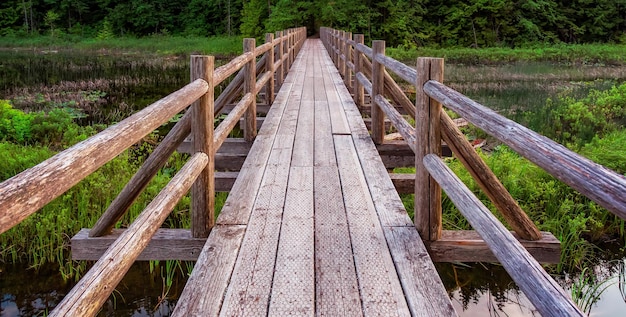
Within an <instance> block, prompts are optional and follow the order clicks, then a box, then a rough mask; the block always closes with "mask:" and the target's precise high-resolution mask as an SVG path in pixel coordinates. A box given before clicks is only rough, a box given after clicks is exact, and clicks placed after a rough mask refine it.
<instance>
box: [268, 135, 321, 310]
mask: <svg viewBox="0 0 626 317" xmlns="http://www.w3.org/2000/svg"><path fill="white" fill-rule="evenodd" d="M311 141H312V140H311ZM311 143H312V142H311ZM313 220H314V200H313V167H312V166H308V167H291V170H290V173H289V185H288V187H287V196H286V198H285V210H284V214H283V220H282V225H281V229H280V241H279V243H278V253H277V256H276V268H275V270H274V271H275V273H274V282H273V285H272V295H271V302H270V305H269V316H287V315H298V316H313V315H314V313H315V274H314V271H315V261H314V254H315V253H314V250H315V249H314V222H313Z"/></svg>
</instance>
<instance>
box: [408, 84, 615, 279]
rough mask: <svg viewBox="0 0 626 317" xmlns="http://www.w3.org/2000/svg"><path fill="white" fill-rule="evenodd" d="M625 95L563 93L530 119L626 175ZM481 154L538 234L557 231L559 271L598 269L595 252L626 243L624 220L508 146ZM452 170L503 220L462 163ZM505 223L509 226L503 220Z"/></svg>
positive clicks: (447, 220)
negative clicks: (574, 95) (610, 242)
mask: <svg viewBox="0 0 626 317" xmlns="http://www.w3.org/2000/svg"><path fill="white" fill-rule="evenodd" d="M625 91H626V84H622V85H619V86H616V87H613V88H611V89H609V90H606V91H598V90H591V91H590V92H589V94H588V95H587V96H585V97H583V98H579V99H575V98H572V97H569V96H567V94H564V95H563V96H562V97H561V98H559V99H558V100H556V101H550V100H549V102H548V103H549V106H548V107H536V108H533V109H532V110H528V111H527V113H526V114H525V115H526V117H527V119H529V120H530V122H531V123H533V124H535V126H534V127H533V129H535V130H536V131H537V132H539V133H541V134H544V135H550V136H551V137H553V138H554V139H555V140H557V141H559V142H561V143H564V144H567V145H568V146H570V148H572V149H574V150H576V151H577V152H578V153H580V154H581V155H583V156H585V157H587V158H589V159H591V160H593V161H595V162H597V163H599V164H602V165H604V166H606V167H608V168H610V169H612V170H614V171H616V172H617V173H620V174H624V175H626V161H625V160H624V157H626V129H624V120H626V112H625V111H624V109H625V107H624V103H625V102H626V94H625ZM531 117H532V118H531ZM555 128H556V130H555ZM470 129H472V128H470ZM469 134H473V131H472V132H470V133H469ZM480 155H481V157H482V158H483V160H485V162H486V163H487V165H488V166H489V167H490V168H491V169H492V170H493V171H494V173H495V174H496V175H497V176H498V178H499V179H500V181H501V182H502V184H503V185H504V187H506V188H507V189H508V191H509V192H510V193H511V195H512V196H513V197H514V198H515V199H516V200H517V201H518V203H519V204H520V207H522V209H523V210H524V211H526V212H527V213H528V215H529V216H530V218H531V219H533V221H534V222H535V223H536V224H537V225H538V227H539V229H540V230H542V231H549V232H552V233H553V234H554V235H555V236H556V237H557V238H558V239H559V240H560V241H561V243H562V248H563V252H562V253H561V263H560V264H559V265H558V267H557V268H556V269H557V270H558V271H559V272H560V271H562V270H564V269H567V270H568V271H571V270H576V269H578V270H581V269H582V268H583V267H586V266H588V265H590V264H593V261H594V259H595V257H594V255H595V252H596V251H599V250H600V249H599V248H598V247H596V244H599V243H603V242H605V241H606V240H612V239H616V238H617V240H618V241H624V238H625V237H626V231H625V230H624V221H623V220H621V219H620V218H619V217H617V216H615V215H613V214H612V213H611V212H609V211H607V210H605V209H604V208H601V207H600V206H598V205H597V204H596V203H594V202H592V201H591V200H589V199H588V198H586V197H585V196H583V195H581V194H580V193H578V192H576V191H575V190H573V189H572V188H570V187H569V186H567V185H565V184H564V183H562V182H560V181H558V180H557V179H555V178H554V177H552V176H551V175H549V174H548V173H547V172H545V171H544V170H542V169H541V168H539V167H538V166H536V165H534V164H533V163H531V162H529V161H528V160H526V159H524V158H523V157H521V156H520V155H519V154H517V153H515V152H513V151H512V150H511V149H509V148H508V147H506V146H502V145H500V146H497V147H496V148H495V149H494V150H492V151H490V152H489V153H480ZM448 165H449V166H450V168H451V169H452V170H453V171H454V172H455V174H456V175H458V176H459V178H461V180H462V181H463V182H464V183H465V184H466V185H467V186H468V187H469V188H470V189H471V190H472V191H473V192H474V193H475V194H476V195H477V197H478V198H480V200H481V201H482V202H483V203H484V204H485V206H487V207H488V208H489V209H490V210H492V211H493V212H494V214H496V215H499V213H498V211H497V209H496V208H495V206H494V205H493V204H492V203H491V201H490V200H489V199H488V197H487V196H486V195H485V194H484V193H483V192H482V190H481V189H480V187H479V186H478V185H477V184H476V182H475V181H474V180H473V178H472V177H471V175H470V174H469V172H468V171H467V170H466V169H465V167H464V166H463V165H462V163H461V162H460V161H458V160H456V159H449V160H448ZM400 171H401V172H402V170H400ZM404 201H405V205H407V210H413V205H412V203H413V202H412V198H411V197H408V196H407V197H405V198H404ZM443 209H444V217H443V223H444V227H445V228H446V229H450V230H458V229H470V225H469V223H468V222H467V220H466V219H465V218H464V217H463V216H462V215H461V213H460V212H458V210H457V209H456V207H454V205H453V203H452V201H450V200H449V199H448V198H447V197H445V195H444V199H443ZM500 220H501V222H502V223H506V222H505V221H504V219H503V218H501V217H500Z"/></svg>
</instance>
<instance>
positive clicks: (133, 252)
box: [50, 153, 209, 316]
mask: <svg viewBox="0 0 626 317" xmlns="http://www.w3.org/2000/svg"><path fill="white" fill-rule="evenodd" d="M208 162H209V157H208V156H207V155H206V154H204V153H196V154H195V155H194V156H193V157H191V159H190V160H189V161H188V162H187V163H186V164H185V166H183V168H182V169H181V170H180V171H179V172H178V173H177V174H176V176H174V177H173V178H172V180H171V181H170V182H169V183H168V184H167V185H166V186H165V187H164V188H163V190H161V192H160V193H159V194H158V195H157V196H156V197H155V198H154V200H152V202H151V203H150V204H149V205H148V206H147V207H146V208H145V209H144V211H143V212H142V213H141V214H140V215H139V216H138V217H137V219H136V220H135V221H134V222H133V223H132V224H131V225H130V227H129V228H128V229H127V230H126V231H125V232H124V233H123V234H122V235H121V236H120V237H119V238H118V239H117V240H115V242H114V243H113V244H112V245H111V246H110V247H109V249H108V250H107V251H106V252H105V253H104V254H103V255H102V257H100V260H98V262H96V264H95V265H94V266H93V267H92V268H91V269H90V270H89V271H88V272H87V274H85V276H83V278H82V279H81V280H80V282H79V283H78V284H77V285H76V286H74V288H72V290H71V291H70V292H69V294H67V296H65V298H63V300H62V301H61V302H60V303H59V305H57V306H56V308H55V309H54V310H53V311H52V312H51V313H50V316H94V315H96V314H97V313H98V311H99V310H100V307H101V306H102V304H104V302H105V301H106V300H107V298H108V297H109V295H111V293H112V292H113V290H115V287H116V286H117V284H118V283H119V282H120V281H121V280H122V278H123V277H124V275H125V274H126V272H128V269H130V266H131V265H132V264H133V263H134V262H135V259H136V258H137V257H138V256H139V254H141V251H143V250H144V249H145V247H146V246H147V245H148V243H149V242H150V239H151V238H152V236H153V235H154V234H155V233H156V231H157V229H158V228H159V227H160V226H161V224H162V223H163V221H165V219H166V218H167V216H168V215H169V214H170V212H171V211H172V209H174V207H175V206H176V204H177V203H178V202H179V201H180V199H181V198H182V197H183V196H185V195H186V194H187V192H188V191H189V188H191V185H192V184H193V182H194V181H195V180H196V178H197V177H198V175H200V173H201V172H202V170H203V169H204V167H205V166H206V165H207V164H208Z"/></svg>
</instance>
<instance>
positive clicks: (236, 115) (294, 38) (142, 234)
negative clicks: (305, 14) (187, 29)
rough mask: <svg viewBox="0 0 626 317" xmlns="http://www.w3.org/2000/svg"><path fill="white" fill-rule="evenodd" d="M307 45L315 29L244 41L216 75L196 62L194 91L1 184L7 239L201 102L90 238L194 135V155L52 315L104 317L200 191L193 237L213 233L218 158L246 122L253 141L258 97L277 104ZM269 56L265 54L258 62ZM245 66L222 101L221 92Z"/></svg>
mask: <svg viewBox="0 0 626 317" xmlns="http://www.w3.org/2000/svg"><path fill="white" fill-rule="evenodd" d="M305 38H306V30H305V29H304V28H298V29H290V30H286V31H280V32H276V37H274V34H267V35H266V37H265V41H266V43H265V44H263V45H260V46H258V47H256V44H255V40H254V39H244V53H243V54H242V55H240V56H238V57H236V58H234V59H233V60H232V61H230V62H229V63H228V64H226V65H223V66H221V67H218V68H214V57H212V56H191V83H190V84H188V85H186V86H185V87H183V88H181V89H180V90H178V91H176V92H174V93H172V94H170V95H168V96H167V97H165V98H163V99H161V100H159V101H157V102H155V103H153V104H151V105H150V106H148V107H146V108H145V109H143V110H141V111H139V112H137V113H135V114H133V115H132V116H130V117H128V118H127V119H125V120H123V121H121V122H120V123H118V124H116V125H114V126H111V127H109V128H108V129H106V130H104V131H102V132H101V133H98V134H97V135H95V136H93V137H91V138H89V139H87V140H85V141H83V142H81V143H78V144H76V145H75V146H73V147H71V148H69V149H67V150H65V151H63V152H61V153H59V154H57V155H55V156H53V157H52V158H50V159H48V160H46V161H44V162H43V163H41V164H39V165H37V166H35V167H33V168H30V169H28V170H26V171H24V172H22V173H20V174H18V175H16V176H14V177H12V178H10V179H8V180H6V181H5V182H3V183H1V184H0V233H3V232H5V231H7V230H8V229H10V228H12V227H13V226H15V225H17V224H18V223H20V222H21V221H22V220H24V219H25V218H26V217H28V216H29V215H31V214H32V213H34V212H36V211H37V210H39V209H40V208H41V207H43V206H45V205H46V204H48V203H49V202H50V201H52V200H53V199H55V198H56V197H58V196H60V195H62V194H63V193H64V192H65V191H67V190H68V189H69V188H71V187H72V186H74V185H75V184H77V183H78V182H80V181H81V180H82V179H84V178H85V177H87V176H88V175H90V174H91V173H93V172H94V171H95V170H97V169H98V168H99V167H101V166H102V165H104V164H105V163H107V162H109V161H110V160H112V159H113V158H114V157H116V156H117V155H119V154H120V153H122V152H123V151H124V150H126V149H127V148H129V147H130V146H131V145H133V144H135V143H137V142H139V141H140V140H141V139H142V138H143V137H145V136H146V135H148V134H149V133H151V132H152V131H153V130H155V129H156V128H158V127H159V126H161V125H162V124H164V123H166V122H168V120H170V119H171V118H172V117H173V116H174V115H176V114H177V113H179V112H181V111H183V110H184V109H185V108H187V107H188V106H189V105H190V104H191V108H190V109H189V110H188V111H187V112H186V113H185V115H184V116H183V118H182V119H181V120H180V121H179V122H178V123H177V124H176V125H175V126H174V127H173V128H172V130H171V131H170V132H169V134H168V135H167V136H166V137H165V138H164V140H163V141H162V142H161V143H160V144H159V145H158V146H157V147H156V149H155V150H154V152H153V153H152V154H151V155H150V157H149V158H148V159H147V160H146V162H145V163H144V164H143V165H142V167H141V168H140V169H139V171H138V172H137V173H136V174H135V175H134V177H133V178H132V179H131V180H130V181H129V183H128V184H127V185H126V187H125V188H124V189H123V190H122V192H121V193H120V194H119V196H118V197H117V198H116V199H115V200H114V201H113V203H111V205H110V206H109V208H108V209H107V210H106V212H105V213H104V214H103V216H102V217H101V218H100V219H99V220H98V222H97V223H96V225H95V226H94V228H93V229H92V230H91V231H90V233H89V235H90V236H93V237H99V236H102V235H106V234H108V233H110V232H111V230H112V228H113V227H114V225H115V224H116V222H117V221H118V220H119V219H120V218H121V217H122V216H123V215H124V214H125V213H126V211H127V210H128V209H129V207H130V206H131V204H132V203H133V201H134V200H135V199H136V198H137V197H138V196H139V194H140V193H141V192H142V191H143V189H144V188H145V187H146V186H147V184H148V182H149V181H150V180H151V179H152V178H153V177H154V175H156V173H157V172H158V170H159V169H160V168H161V167H163V165H164V164H165V163H166V161H167V159H168V158H169V156H170V155H171V154H172V153H173V152H174V151H175V150H176V148H177V147H178V145H179V144H180V143H182V141H183V140H184V139H185V137H186V136H187V135H189V133H191V135H192V136H193V151H192V153H193V155H192V156H191V158H190V159H189V161H188V162H187V163H186V164H185V166H184V167H183V168H182V169H181V170H180V171H179V172H178V173H177V174H176V176H175V177H173V178H172V180H171V181H170V182H169V183H168V184H167V185H166V187H165V188H163V190H162V191H161V192H160V193H159V195H157V196H156V197H155V198H154V200H153V201H152V202H151V203H150V204H149V205H148V206H147V207H146V208H145V209H144V210H143V211H142V213H141V214H140V215H139V216H138V217H137V219H136V220H135V221H134V222H133V223H132V224H131V226H130V227H129V228H128V229H126V230H125V231H124V233H122V234H121V235H120V236H119V237H118V238H117V240H115V242H114V243H113V244H112V245H111V246H110V247H109V248H108V250H107V251H106V252H105V253H104V255H102V257H100V260H98V262H97V263H96V264H95V265H94V266H93V267H92V268H91V269H90V270H89V272H87V274H86V275H85V276H84V277H83V278H82V279H81V280H80V282H79V283H78V284H77V285H76V286H75V287H74V288H73V289H72V291H71V292H70V293H69V294H68V295H67V296H66V297H65V298H64V299H63V301H61V303H59V305H58V306H57V307H56V308H55V309H54V310H53V311H52V312H51V314H50V316H66V315H67V316H93V315H95V314H96V313H97V312H98V310H99V309H100V307H101V306H102V304H103V303H104V301H106V299H107V298H108V296H109V295H110V294H111V292H112V291H113V290H114V289H115V287H116V285H117V284H118V283H119V282H120V280H121V279H122V277H123V276H124V275H125V274H126V272H127V271H128V269H129V268H130V266H131V265H132V263H133V262H134V261H135V260H136V259H137V258H138V256H139V255H140V253H141V252H142V251H143V250H144V248H145V247H146V246H147V245H148V243H149V242H150V240H151V238H152V237H153V236H154V234H155V233H156V232H157V230H158V229H159V227H160V226H161V224H162V223H163V221H164V220H165V219H166V217H167V216H168V215H169V213H170V212H171V210H172V209H173V208H174V206H175V205H176V204H177V203H178V201H179V200H180V199H181V198H182V197H183V196H185V195H186V194H187V192H188V191H189V190H190V189H191V191H192V207H191V209H192V225H191V230H190V231H191V233H190V234H191V235H192V236H193V237H197V238H206V237H207V236H208V234H209V232H210V230H211V228H212V227H213V225H214V223H215V219H214V217H215V215H214V204H215V193H214V189H215V184H214V177H213V173H214V168H213V164H214V161H215V152H216V151H217V149H219V147H220V146H221V145H222V144H223V142H224V140H225V139H226V138H227V136H228V134H229V133H230V131H231V130H232V129H233V127H234V126H235V125H236V123H237V122H239V119H240V118H241V117H242V116H244V117H245V127H244V134H245V138H246V139H247V140H253V139H254V138H255V136H256V131H257V129H256V99H257V94H258V92H259V91H261V90H265V98H266V102H267V103H268V104H271V102H272V100H273V98H274V91H275V90H276V88H275V87H276V86H277V85H278V86H280V85H281V84H282V82H283V79H284V77H285V75H286V73H287V72H288V70H289V67H290V66H291V64H292V63H293V61H294V59H295V56H296V54H297V52H298V50H299V49H300V48H301V46H302V44H303V42H304V39H305ZM259 56H262V57H261V58H260V60H259V61H258V62H257V58H258V57H259ZM240 69H241V71H240V72H239V73H238V74H237V75H236V76H235V77H234V78H233V80H232V81H231V83H230V84H229V86H228V87H227V88H226V89H225V90H224V92H223V93H222V94H221V95H220V96H219V97H218V98H217V100H215V98H214V87H215V86H217V85H219V84H220V83H221V82H222V81H224V80H226V79H227V78H229V77H230V76H231V75H233V74H235V72H237V71H239V70H240ZM242 94H243V96H242V97H241V98H238V97H239V96H241V95H242ZM236 99H240V100H239V101H238V102H237V105H236V106H235V107H234V109H232V110H231V111H230V113H229V114H228V116H227V117H226V119H224V120H223V121H222V122H221V123H220V124H219V126H218V127H217V128H214V124H213V122H214V115H215V114H217V113H219V111H220V109H222V108H223V107H224V106H225V105H226V104H229V103H232V102H234V101H235V100H236ZM188 234H189V233H188Z"/></svg>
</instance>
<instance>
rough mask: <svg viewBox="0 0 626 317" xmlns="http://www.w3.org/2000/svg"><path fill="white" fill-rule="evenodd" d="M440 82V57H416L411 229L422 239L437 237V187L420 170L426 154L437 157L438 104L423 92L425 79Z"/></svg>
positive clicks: (441, 69) (439, 207)
mask: <svg viewBox="0 0 626 317" xmlns="http://www.w3.org/2000/svg"><path fill="white" fill-rule="evenodd" d="M431 79H432V80H436V81H439V82H443V58H425V57H423V58H418V59H417V81H416V83H415V92H416V94H417V95H416V100H415V122H416V127H415V134H416V137H417V138H416V144H415V220H414V221H415V226H416V227H417V230H418V231H419V233H420V235H421V236H422V239H424V240H429V241H435V240H438V239H439V238H440V237H441V230H442V219H441V217H442V215H441V213H442V211H441V188H440V187H439V184H437V182H435V180H434V179H433V178H432V177H431V176H430V175H429V173H428V171H427V170H426V168H425V167H424V163H423V159H424V156H426V155H428V154H435V155H438V156H441V130H440V115H441V103H439V102H437V101H436V100H434V99H431V98H430V97H428V95H426V94H425V93H424V84H425V83H426V82H427V81H429V80H431Z"/></svg>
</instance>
